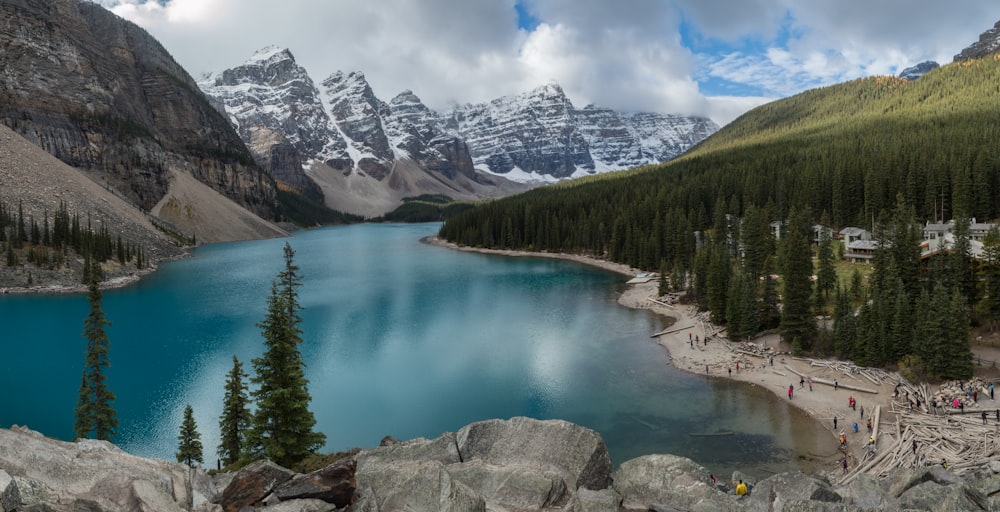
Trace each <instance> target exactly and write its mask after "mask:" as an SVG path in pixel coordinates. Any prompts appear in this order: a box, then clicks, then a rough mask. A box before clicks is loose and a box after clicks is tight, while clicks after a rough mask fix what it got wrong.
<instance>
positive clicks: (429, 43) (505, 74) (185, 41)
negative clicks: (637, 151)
mask: <svg viewBox="0 0 1000 512" xmlns="http://www.w3.org/2000/svg"><path fill="white" fill-rule="evenodd" d="M514 2H515V0H465V1H462V2H454V1H452V0H421V1H419V2H418V1H416V0H379V1H367V2H355V1H350V0H326V1H323V2H316V1H307V0H282V1H280V2H279V1H276V0H167V1H162V0H161V1H158V2H157V1H145V0H102V2H101V3H102V4H103V5H106V6H108V7H109V8H111V9H112V10H113V11H114V12H116V13H118V14H119V15H121V16H123V17H125V18H127V19H130V20H133V21H135V22H136V23H138V24H140V25H141V26H143V27H144V28H146V29H147V30H148V31H149V32H150V33H151V34H153V35H154V36H155V37H157V38H158V39H160V41H161V42H162V43H163V44H164V46H165V47H166V48H167V50H168V51H170V52H171V54H172V55H174V57H175V58H176V59H177V60H178V62H180V63H181V65H183V66H184V67H185V68H186V69H188V71H189V72H190V73H191V74H192V75H195V76H198V75H200V74H202V73H204V72H209V71H218V70H221V69H225V68H228V67H233V66H235V65H238V64H240V63H242V62H243V61H245V60H246V59H247V58H248V57H249V56H250V55H251V54H253V52H254V51H255V50H257V49H259V48H261V47H264V46H267V45H271V44H274V45H279V46H284V47H287V48H289V49H291V51H292V53H293V54H294V55H295V56H296V58H297V60H298V61H299V64H301V65H302V66H304V67H305V68H306V69H307V70H308V71H309V72H310V74H311V75H312V76H313V78H314V79H315V80H317V81H319V80H322V79H323V78H325V77H326V76H328V75H329V74H330V73H332V72H333V71H336V70H345V71H348V70H361V71H364V72H365V75H366V77H367V78H368V80H369V82H370V83H371V85H372V88H373V89H374V91H375V93H376V94H377V95H378V96H379V97H381V98H383V99H386V100H388V99H390V98H391V97H392V96H394V95H395V94H397V93H399V92H400V91H402V90H404V89H410V90H412V91H413V92H414V93H416V94H417V95H418V96H420V97H421V98H422V99H423V100H424V101H425V102H426V103H427V104H428V105H429V106H431V107H432V108H438V109H444V108H447V107H448V105H449V104H451V103H455V102H458V103H465V102H481V101H487V100H489V99H492V98H495V97H498V96H501V95H506V94H515V93H519V92H524V91H526V90H529V89H532V88H534V87H536V86H538V85H541V84H543V83H546V82H548V81H549V80H556V81H557V82H559V83H560V84H561V85H562V86H563V89H564V90H565V91H566V92H567V94H568V95H569V96H570V98H571V100H572V101H573V102H574V103H575V104H577V105H578V106H583V105H586V104H587V103H595V104H598V105H601V106H607V107H612V108H618V109H623V110H654V111H661V112H676V113H709V114H712V113H713V112H721V110H727V111H728V110H732V109H735V108H738V106H739V105H744V104H752V103H754V102H756V101H759V100H760V98H761V97H764V96H766V97H781V96H787V95H790V94H795V93H797V92H799V91H801V90H803V89H805V88H809V87H815V86H818V85H826V84H829V83H834V82H838V81H844V80H849V79H852V78H856V77H858V76H863V75H869V74H886V73H892V74H895V73H898V71H899V70H900V69H902V68H904V67H907V66H910V65H913V64H916V63H917V62H920V61H922V60H926V59H935V60H937V61H939V62H941V63H945V62H948V61H950V59H951V56H952V55H954V54H956V53H958V52H959V51H960V50H961V49H962V48H963V47H964V46H966V45H967V44H969V43H971V42H973V41H975V40H976V39H977V37H978V35H979V33H980V32H982V31H984V30H986V29H987V28H989V27H990V25H992V23H993V21H995V20H997V19H1000V3H996V2H983V1H982V0H953V1H952V2H950V3H945V2H940V1H939V0H836V1H834V0H815V1H810V2H801V1H799V0H630V1H628V2H607V1H605V0H523V1H522V3H523V4H524V6H526V7H527V9H528V10H529V11H530V12H531V13H532V15H533V16H535V17H536V18H537V19H538V21H539V24H538V26H537V27H535V28H534V30H532V31H531V32H526V31H525V30H522V29H519V28H518V26H517V14H516V12H515V9H514ZM682 22H683V23H684V26H685V27H687V28H688V31H687V34H688V35H687V38H688V41H692V42H694V43H695V45H696V46H697V49H695V50H692V49H690V48H686V47H685V46H684V45H683V44H682V40H681V35H680V27H681V24H682ZM706 80H709V81H711V80H714V81H721V82H723V83H724V84H727V86H728V88H726V89H719V90H725V91H726V92H725V93H724V94H719V93H718V91H713V92H712V96H713V97H711V98H706V97H705V91H703V90H700V89H699V85H698V83H699V82H702V83H706V82H705V81H706ZM741 91H742V92H741ZM740 94H749V95H752V97H751V98H750V99H749V100H747V101H736V100H735V99H726V100H721V99H720V98H722V97H730V96H731V97H733V98H735V97H736V96H739V95H740ZM719 105H725V108H722V107H720V106H719ZM712 115H713V116H714V115H724V114H712ZM716 120H717V121H721V120H722V119H716Z"/></svg>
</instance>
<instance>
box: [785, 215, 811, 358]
mask: <svg viewBox="0 0 1000 512" xmlns="http://www.w3.org/2000/svg"><path fill="white" fill-rule="evenodd" d="M788 218H789V220H788V222H787V223H786V229H785V232H784V233H782V238H781V274H782V275H781V278H782V285H783V287H784V293H782V299H783V300H782V309H781V337H782V338H783V339H785V340H787V341H792V340H795V339H798V340H799V342H800V343H801V344H802V348H803V349H806V350H808V349H809V345H810V341H811V340H812V337H813V335H814V334H815V332H816V326H815V323H814V321H813V317H812V314H811V311H810V308H809V304H810V303H809V297H810V296H811V295H812V279H811V276H812V271H813V267H812V250H811V249H810V247H809V238H808V237H807V236H806V233H807V232H808V229H809V226H808V222H807V221H806V216H805V215H803V214H802V213H801V212H798V211H793V212H792V213H790V214H789V217H788Z"/></svg>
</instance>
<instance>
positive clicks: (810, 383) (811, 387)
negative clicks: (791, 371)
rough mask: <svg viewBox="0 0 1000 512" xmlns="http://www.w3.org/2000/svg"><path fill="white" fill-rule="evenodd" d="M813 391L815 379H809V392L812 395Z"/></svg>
mask: <svg viewBox="0 0 1000 512" xmlns="http://www.w3.org/2000/svg"><path fill="white" fill-rule="evenodd" d="M812 390H813V378H812V377H809V392H810V393H811V392H812Z"/></svg>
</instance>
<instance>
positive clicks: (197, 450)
mask: <svg viewBox="0 0 1000 512" xmlns="http://www.w3.org/2000/svg"><path fill="white" fill-rule="evenodd" d="M177 442H178V446H177V462H183V463H184V464H187V465H188V466H193V465H194V463H195V462H197V463H199V464H204V463H205V460H204V458H203V457H202V454H201V434H199V433H198V425H197V424H195V422H194V409H192V408H191V405H190V404H188V406H187V407H185V408H184V421H183V422H182V423H181V433H180V435H178V436H177Z"/></svg>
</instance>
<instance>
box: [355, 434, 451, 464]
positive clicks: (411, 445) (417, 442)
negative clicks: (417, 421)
mask: <svg viewBox="0 0 1000 512" xmlns="http://www.w3.org/2000/svg"><path fill="white" fill-rule="evenodd" d="M369 459H380V460H390V461H427V460H433V461H437V462H440V463H441V464H454V463H456V462H461V461H462V457H461V455H459V453H458V445H457V444H455V433H454V432H446V433H444V434H441V435H440V436H438V437H437V438H435V439H430V440H428V439H425V438H422V437H420V438H417V439H413V440H410V441H404V442H399V441H394V442H393V441H386V439H383V440H382V444H381V445H380V446H379V447H378V448H374V449H371V450H362V451H361V452H360V453H358V454H357V455H356V456H355V460H357V461H358V466H361V465H362V464H364V462H365V461H367V460H369Z"/></svg>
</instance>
